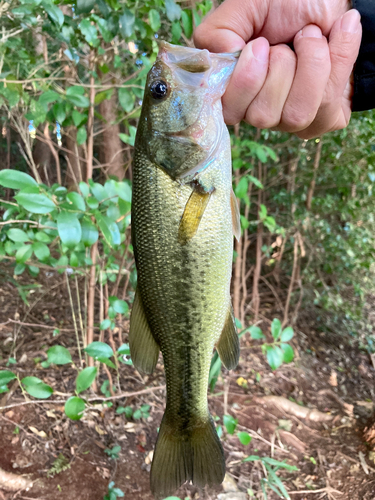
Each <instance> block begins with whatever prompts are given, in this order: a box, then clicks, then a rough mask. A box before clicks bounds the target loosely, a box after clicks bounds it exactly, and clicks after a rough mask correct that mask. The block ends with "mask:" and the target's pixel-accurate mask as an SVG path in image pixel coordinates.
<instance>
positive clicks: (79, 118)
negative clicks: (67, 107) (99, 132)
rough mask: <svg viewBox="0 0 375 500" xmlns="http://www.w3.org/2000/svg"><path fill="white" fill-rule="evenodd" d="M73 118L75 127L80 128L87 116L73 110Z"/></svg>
mask: <svg viewBox="0 0 375 500" xmlns="http://www.w3.org/2000/svg"><path fill="white" fill-rule="evenodd" d="M95 104H96V103H95ZM72 118H73V123H74V125H75V126H76V127H79V126H80V125H81V123H82V122H83V121H84V120H85V119H86V115H83V114H82V113H80V112H79V111H77V110H76V109H73V111H72Z"/></svg>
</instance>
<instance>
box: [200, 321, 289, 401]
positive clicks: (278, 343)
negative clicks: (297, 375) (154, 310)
mask: <svg viewBox="0 0 375 500" xmlns="http://www.w3.org/2000/svg"><path fill="white" fill-rule="evenodd" d="M236 322H237V320H236ZM237 326H239V327H241V324H240V323H239V322H238V325H237ZM248 332H249V333H250V336H251V338H252V339H253V340H263V339H265V338H266V336H265V335H264V333H263V332H262V330H261V329H260V328H259V326H255V325H253V326H250V327H249V328H245V329H243V330H242V331H241V332H240V333H239V334H238V336H239V337H242V335H245V333H248ZM271 334H272V337H273V342H271V343H270V342H264V343H263V344H262V346H261V347H262V352H263V353H264V354H265V355H266V357H267V361H268V364H269V365H270V367H271V368H272V370H276V369H277V368H279V367H280V366H281V365H282V364H283V363H290V362H291V361H293V359H294V351H293V347H292V346H291V345H290V344H288V342H289V341H290V340H292V338H293V336H294V330H293V328H292V327H291V326H287V327H286V328H284V329H282V328H281V321H280V320H279V319H277V318H274V320H273V321H272V325H271ZM220 371H221V359H220V357H219V355H218V353H217V352H215V354H214V355H213V357H212V360H211V367H210V374H209V379H208V383H209V388H210V391H211V392H212V391H213V390H214V389H215V386H216V383H217V379H218V378H219V375H220ZM258 375H259V374H257V381H259V380H258V378H259V377H258ZM239 385H242V387H244V388H246V381H244V383H242V384H239Z"/></svg>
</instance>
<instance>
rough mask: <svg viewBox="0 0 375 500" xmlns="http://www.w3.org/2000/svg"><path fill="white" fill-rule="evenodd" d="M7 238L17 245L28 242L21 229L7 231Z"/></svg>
mask: <svg viewBox="0 0 375 500" xmlns="http://www.w3.org/2000/svg"><path fill="white" fill-rule="evenodd" d="M7 236H8V238H9V239H10V240H12V241H15V242H18V243H25V242H26V241H30V238H29V237H28V236H27V234H26V233H25V231H22V229H17V228H12V229H9V231H8V232H7Z"/></svg>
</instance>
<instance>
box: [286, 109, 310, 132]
mask: <svg viewBox="0 0 375 500" xmlns="http://www.w3.org/2000/svg"><path fill="white" fill-rule="evenodd" d="M314 117H315V115H313V114H312V113H304V112H303V110H299V109H295V108H288V109H286V110H284V112H283V115H282V122H283V124H284V125H286V126H287V127H288V129H290V130H291V132H299V131H301V130H304V129H305V128H307V127H308V126H309V125H310V124H311V123H312V121H313V120H314Z"/></svg>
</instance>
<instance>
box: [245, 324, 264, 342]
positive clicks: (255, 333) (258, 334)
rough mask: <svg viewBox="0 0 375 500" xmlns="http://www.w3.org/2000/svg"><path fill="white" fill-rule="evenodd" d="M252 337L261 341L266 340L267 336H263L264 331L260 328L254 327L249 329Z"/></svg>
mask: <svg viewBox="0 0 375 500" xmlns="http://www.w3.org/2000/svg"><path fill="white" fill-rule="evenodd" d="M249 332H250V336H251V338H252V339H254V340H259V339H265V338H266V336H265V335H264V334H263V332H262V330H261V329H260V328H259V326H252V327H250V329H249Z"/></svg>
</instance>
